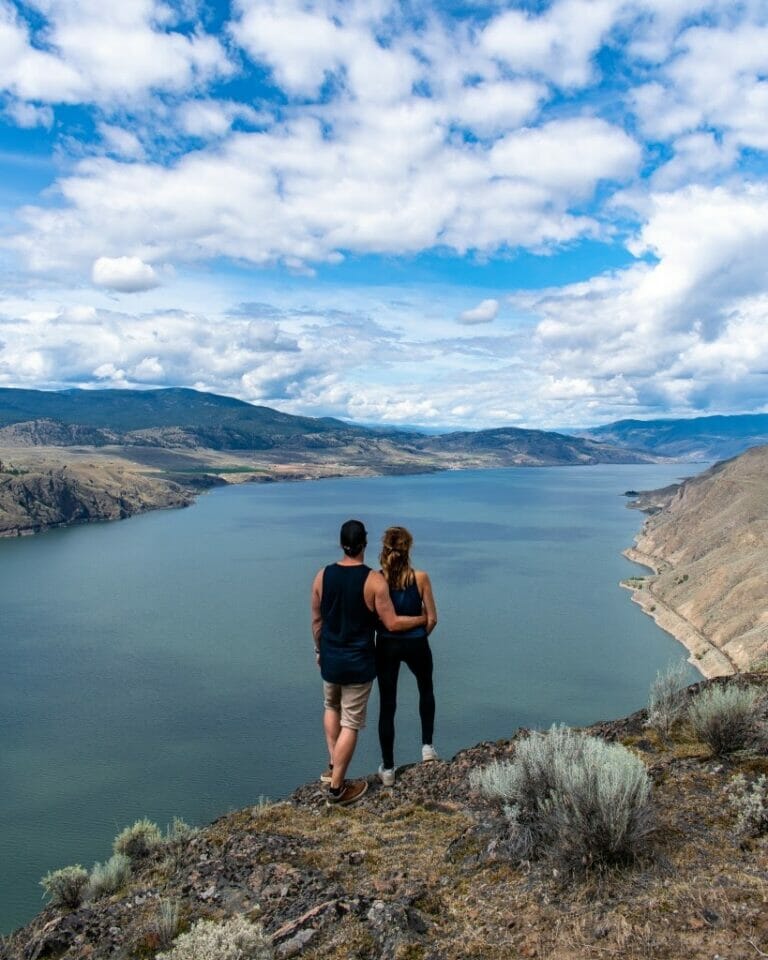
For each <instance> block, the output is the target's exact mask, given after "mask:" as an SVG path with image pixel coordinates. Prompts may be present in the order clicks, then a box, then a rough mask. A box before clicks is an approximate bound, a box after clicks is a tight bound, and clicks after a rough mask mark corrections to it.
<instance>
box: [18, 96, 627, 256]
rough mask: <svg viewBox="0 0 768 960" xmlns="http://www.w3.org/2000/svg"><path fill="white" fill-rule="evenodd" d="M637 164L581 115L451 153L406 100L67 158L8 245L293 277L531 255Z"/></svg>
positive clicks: (564, 236)
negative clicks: (240, 263)
mask: <svg viewBox="0 0 768 960" xmlns="http://www.w3.org/2000/svg"><path fill="white" fill-rule="evenodd" d="M638 159H639V149H638V147H637V145H636V144H635V143H634V142H633V141H632V140H631V138H629V137H628V136H627V135H626V134H625V133H624V132H623V131H621V130H620V129H618V128H615V127H612V126H610V125H609V124H607V123H605V122H604V121H602V120H596V119H592V118H575V119H573V120H562V121H553V122H552V123H549V124H545V125H543V126H542V127H539V128H530V129H524V130H522V131H519V132H518V133H515V134H510V135H509V136H507V137H504V138H503V139H501V140H499V141H497V142H496V143H495V145H494V146H493V147H492V148H491V149H490V150H483V149H478V148H477V147H476V145H473V144H471V143H464V142H453V140H452V138H451V136H450V132H449V130H448V129H447V128H446V127H444V126H442V125H441V123H440V122H439V112H438V108H436V107H435V105H433V104H432V103H430V102H429V101H421V102H419V101H415V102H413V103H410V104H402V105H394V106H389V107H385V106H381V107H380V108H379V109H378V110H377V111H375V112H373V113H370V112H368V111H360V112H355V111H348V112H347V114H346V115H345V116H344V117H341V118H340V119H339V123H338V127H337V133H336V136H335V137H333V138H329V137H327V136H326V135H324V131H323V127H322V126H321V125H320V124H319V123H318V122H317V121H315V120H310V119H299V120H297V121H295V122H293V123H290V124H288V125H287V126H285V127H284V128H282V129H274V130H271V131H268V132H263V133H235V134H232V135H231V136H230V137H229V138H228V139H227V140H226V141H225V142H224V143H223V144H222V145H221V146H217V147H216V148H215V149H205V150H200V151H198V152H195V153H189V154H187V155H186V156H185V157H183V158H182V159H181V160H180V161H179V162H178V163H176V164H175V166H172V167H163V166H161V165H160V164H149V163H144V164H142V163H131V164H121V163H118V162H115V161H114V160H109V159H106V158H103V159H90V160H86V161H83V162H81V163H80V164H79V166H78V167H77V168H76V170H75V172H74V174H73V175H71V176H69V177H66V178H65V179H63V180H62V181H60V184H59V188H60V190H61V194H62V197H63V200H64V201H65V205H64V206H61V207H58V208H56V207H48V208H33V207H28V208H26V209H24V210H22V211H20V217H21V218H22V219H23V220H25V221H26V222H27V224H28V226H29V230H28V233H27V234H21V235H19V236H18V237H17V238H16V240H15V245H16V247H17V249H19V250H21V251H22V252H24V253H25V254H26V256H27V259H28V262H29V264H30V266H32V267H34V268H35V269H43V270H45V269H55V268H58V267H73V266H74V267H77V266H79V265H80V264H82V262H83V261H84V260H92V259H93V257H94V256H95V255H96V253H97V251H99V252H101V251H103V252H104V255H106V256H117V255H118V254H119V253H120V252H121V251H123V250H126V249H129V250H132V251H134V252H135V255H136V256H139V257H141V258H142V259H149V260H152V261H157V260H164V261H167V260H173V259H176V260H199V259H206V258H210V257H217V256H226V257H234V258H240V259H244V260H248V261H250V262H252V263H256V264H264V263H269V262H273V261H276V260H282V261H283V262H285V263H289V262H290V263H293V264H295V265H297V266H299V267H300V266H301V264H302V263H306V262H309V263H311V262H312V261H329V260H333V259H334V258H335V257H337V255H338V253H339V252H344V251H353V252H358V253H371V252H378V253H394V254H399V253H411V252H416V251H419V250H423V249H424V248H429V247H432V246H434V245H437V244H444V245H447V246H450V247H453V248H454V249H455V250H458V251H460V252H464V251H466V250H470V249H478V250H493V249H496V248H498V247H499V246H505V245H506V246H518V245H520V246H526V247H529V248H541V247H543V246H546V245H547V244H549V243H559V242H562V241H567V240H571V239H573V238H575V237H577V236H579V235H583V234H591V233H595V232H596V230H597V228H596V224H595V221H594V220H592V219H590V218H587V217H583V216H574V215H572V214H571V213H570V212H569V207H570V206H571V205H572V204H573V203H574V202H577V201H578V202H581V201H583V200H585V199H587V198H588V197H589V196H590V195H591V193H592V192H593V191H594V190H595V188H596V186H597V184H598V183H599V182H600V181H601V180H604V179H621V178H625V177H628V176H629V175H630V174H631V173H632V171H633V169H634V167H635V166H636V164H637V162H638ZM137 198H141V202H140V203H137ZM191 198H194V202H191Z"/></svg>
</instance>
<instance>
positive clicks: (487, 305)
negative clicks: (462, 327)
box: [458, 300, 499, 325]
mask: <svg viewBox="0 0 768 960" xmlns="http://www.w3.org/2000/svg"><path fill="white" fill-rule="evenodd" d="M498 312H499V301H498V300H482V301H481V302H480V303H478V305H477V306H476V307H472V308H471V309H470V310H464V311H462V313H460V314H459V316H458V322H459V323H463V324H467V325H472V324H477V323H490V322H491V321H492V320H495V319H496V316H497V315H498Z"/></svg>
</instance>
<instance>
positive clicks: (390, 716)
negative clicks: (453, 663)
mask: <svg viewBox="0 0 768 960" xmlns="http://www.w3.org/2000/svg"><path fill="white" fill-rule="evenodd" d="M401 663H404V664H405V665H406V666H407V667H408V669H409V670H410V671H411V673H412V674H413V675H414V677H416V683H417V684H418V686H419V716H420V718H421V742H422V743H432V734H433V731H434V727H435V694H434V692H433V690H432V651H431V650H430V649H429V641H428V640H427V638H426V637H424V638H416V639H415V640H414V639H411V640H408V639H402V640H401V639H399V638H390V637H386V638H382V639H380V640H377V641H376V675H377V679H378V681H379V743H380V744H381V759H382V761H383V766H384V768H385V769H387V770H391V769H392V768H393V767H394V765H395V755H394V750H395V710H396V709H397V678H398V675H399V673H400V664H401Z"/></svg>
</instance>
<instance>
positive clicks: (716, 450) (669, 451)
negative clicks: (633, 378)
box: [574, 413, 768, 460]
mask: <svg viewBox="0 0 768 960" xmlns="http://www.w3.org/2000/svg"><path fill="white" fill-rule="evenodd" d="M574 435H576V436H581V437H591V438H592V439H593V440H602V441H604V442H605V443H611V444H615V445H616V446H620V447H631V448H632V449H633V450H644V451H645V452H646V453H654V454H656V455H657V456H663V457H673V458H675V459H676V460H724V459H726V458H728V457H735V456H736V455H737V454H739V453H743V452H744V451H745V450H746V449H747V448H748V447H757V446H761V445H762V444H766V443H768V413H753V414H736V415H733V416H716V417H694V418H692V419H690V420H618V421H617V422H616V423H609V424H606V425H605V426H603V427H595V428H594V429H588V430H578V431H574Z"/></svg>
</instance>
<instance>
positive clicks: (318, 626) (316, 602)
mask: <svg viewBox="0 0 768 960" xmlns="http://www.w3.org/2000/svg"><path fill="white" fill-rule="evenodd" d="M322 598H323V571H322V570H319V571H318V572H317V576H316V577H315V579H314V581H313V582H312V601H311V604H310V607H311V610H312V639H313V640H314V643H315V653H316V654H317V655H318V657H319V656H320V631H321V630H322V628H323V618H322V615H321V613H320V601H321V600H322Z"/></svg>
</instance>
